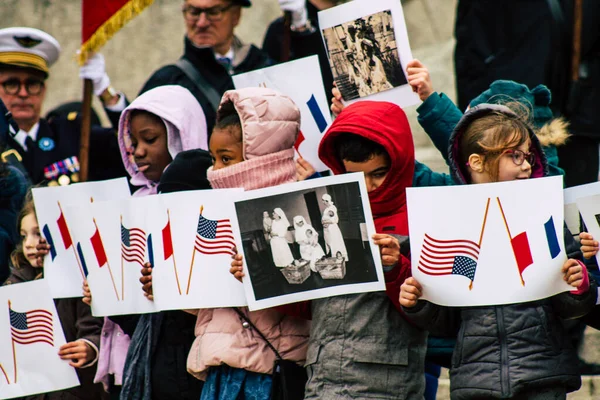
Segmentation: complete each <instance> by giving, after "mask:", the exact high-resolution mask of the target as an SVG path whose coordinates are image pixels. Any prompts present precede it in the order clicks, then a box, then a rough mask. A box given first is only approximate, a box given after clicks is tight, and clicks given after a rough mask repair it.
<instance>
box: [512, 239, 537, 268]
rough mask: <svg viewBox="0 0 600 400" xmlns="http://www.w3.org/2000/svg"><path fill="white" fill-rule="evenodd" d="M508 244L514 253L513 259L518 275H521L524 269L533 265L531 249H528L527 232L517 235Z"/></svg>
mask: <svg viewBox="0 0 600 400" xmlns="http://www.w3.org/2000/svg"><path fill="white" fill-rule="evenodd" d="M510 244H511V245H512V248H513V252H514V253H515V259H516V260H517V266H518V267H519V273H521V274H522V273H523V271H525V268H527V267H529V266H530V265H531V264H533V257H532V256H531V249H530V248H529V239H528V238H527V232H521V233H519V234H518V235H517V236H515V237H514V238H512V239H511V241H510Z"/></svg>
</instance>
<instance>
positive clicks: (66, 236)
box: [56, 210, 73, 250]
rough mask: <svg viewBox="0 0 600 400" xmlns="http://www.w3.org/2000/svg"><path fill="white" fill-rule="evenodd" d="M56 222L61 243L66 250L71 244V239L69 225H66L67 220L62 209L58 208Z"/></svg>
mask: <svg viewBox="0 0 600 400" xmlns="http://www.w3.org/2000/svg"><path fill="white" fill-rule="evenodd" d="M56 223H57V224H58V230H59V231H60V236H61V237H62V240H63V243H64V244H65V250H67V249H68V248H69V247H71V246H72V245H73V241H72V240H71V234H70V233H69V227H68V226H67V221H66V220H65V215H64V214H63V212H62V210H60V217H58V219H57V220H56Z"/></svg>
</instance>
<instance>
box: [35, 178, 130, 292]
mask: <svg viewBox="0 0 600 400" xmlns="http://www.w3.org/2000/svg"><path fill="white" fill-rule="evenodd" d="M32 193H33V200H34V203H35V210H36V214H37V218H38V223H39V225H40V230H41V233H42V236H43V237H44V238H45V239H46V241H47V242H48V244H50V246H51V247H50V252H49V254H48V256H46V259H45V260H44V276H45V278H46V279H47V280H48V282H49V284H50V289H51V291H52V295H53V296H54V298H67V297H81V285H82V283H83V279H84V278H85V275H86V268H87V265H85V264H84V263H82V260H81V257H80V256H79V252H80V251H81V245H80V244H78V241H76V240H75V236H74V232H73V230H74V229H75V225H76V224H78V223H80V222H82V221H83V220H87V221H89V222H91V217H90V216H89V215H84V216H81V217H76V216H73V215H69V206H70V205H71V204H78V205H84V204H89V203H91V201H92V200H93V201H103V200H109V199H126V198H129V197H130V196H131V195H130V192H129V185H128V183H127V179H125V178H119V179H112V180H107V181H100V182H85V183H77V184H72V185H68V186H53V187H44V188H33V189H32Z"/></svg>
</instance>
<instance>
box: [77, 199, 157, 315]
mask: <svg viewBox="0 0 600 400" xmlns="http://www.w3.org/2000/svg"><path fill="white" fill-rule="evenodd" d="M157 210H160V199H159V197H158V196H145V197H132V198H129V199H124V200H115V201H94V203H92V204H89V205H87V206H79V207H76V206H74V207H70V208H68V211H69V212H72V213H73V215H74V216H75V215H77V214H79V215H78V220H79V223H78V224H76V225H75V229H74V230H75V234H76V236H75V237H76V238H77V240H78V241H79V243H80V245H81V255H80V258H81V260H82V263H83V264H84V265H85V266H86V270H87V271H88V276H87V280H88V284H89V286H90V291H91V292H92V314H93V315H94V316H107V315H121V314H140V313H149V312H154V311H156V310H157V307H156V304H155V303H154V302H152V301H150V300H148V299H147V298H146V297H145V296H144V293H143V291H142V284H141V283H140V281H139V279H140V277H141V272H140V271H141V269H142V266H143V265H144V264H145V263H146V262H148V261H149V260H150V254H151V252H152V249H151V247H150V246H149V245H148V237H149V236H150V232H151V231H150V229H149V226H150V223H149V217H150V216H151V215H152V214H153V213H156V212H157ZM86 214H88V215H91V216H92V217H93V218H85V215H86ZM78 251H79V248H78Z"/></svg>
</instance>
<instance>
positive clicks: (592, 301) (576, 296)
mask: <svg viewBox="0 0 600 400" xmlns="http://www.w3.org/2000/svg"><path fill="white" fill-rule="evenodd" d="M563 233H564V241H565V250H566V253H567V257H568V258H570V259H575V260H577V261H579V263H580V264H581V265H582V266H583V273H584V283H583V285H582V286H587V287H586V288H583V287H582V288H580V289H579V290H577V291H574V292H563V293H559V294H557V295H555V296H552V298H551V300H552V305H553V307H554V309H555V311H556V312H557V313H558V315H560V317H562V318H565V319H571V318H580V317H583V316H584V315H586V314H587V313H589V312H590V311H591V310H592V309H593V308H594V306H595V305H596V299H597V296H598V286H597V284H596V281H595V279H593V278H591V276H590V274H589V273H588V270H587V267H586V266H585V264H584V263H583V254H582V253H581V249H580V248H579V245H578V244H577V242H576V241H575V239H573V235H571V232H570V231H569V228H567V225H566V224H564V225H563Z"/></svg>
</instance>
